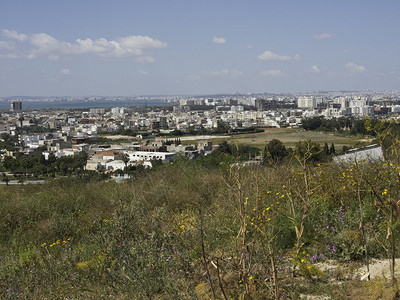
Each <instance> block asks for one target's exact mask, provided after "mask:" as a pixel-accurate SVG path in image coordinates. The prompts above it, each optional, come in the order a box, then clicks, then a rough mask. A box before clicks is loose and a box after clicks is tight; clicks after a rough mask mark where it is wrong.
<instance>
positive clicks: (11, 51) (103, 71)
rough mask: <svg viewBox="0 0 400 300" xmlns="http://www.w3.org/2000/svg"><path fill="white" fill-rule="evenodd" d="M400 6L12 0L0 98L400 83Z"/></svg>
mask: <svg viewBox="0 0 400 300" xmlns="http://www.w3.org/2000/svg"><path fill="white" fill-rule="evenodd" d="M399 8H400V3H399V2H397V1H386V2H384V4H382V3H378V2H371V3H369V2H365V1H364V2H363V1H335V2H332V3H328V2H323V1H301V2H298V1H279V2H277V1H252V2H246V3H245V2H243V1H226V0H224V1H215V2H211V1H203V2H194V1H193V2H192V1H168V2H167V1H160V0H159V1H113V2H109V1H94V0H88V1H84V2H78V1H68V2H65V3H61V2H54V1H48V0H46V1H35V2H29V1H18V2H17V1H8V0H7V1H3V2H2V4H0V18H1V20H2V22H1V23H0V97H7V96H16V95H32V96H47V95H52V96H63V95H71V96H78V95H121V96H130V95H157V94H160V95H161V94H162V95H182V94H188V95H196V94H197V95H199V94H215V93H235V92H240V93H258V92H271V93H279V92H301V91H312V90H398V89H399V84H400V59H399V55H400V51H399V50H400V43H399V41H398V39H396V34H397V31H396V28H399V25H400V20H399V19H398V17H397V12H398V11H399Z"/></svg>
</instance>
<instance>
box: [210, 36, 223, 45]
mask: <svg viewBox="0 0 400 300" xmlns="http://www.w3.org/2000/svg"><path fill="white" fill-rule="evenodd" d="M212 41H213V42H214V43H216V44H225V43H226V38H223V37H220V38H219V37H214V38H213V40H212Z"/></svg>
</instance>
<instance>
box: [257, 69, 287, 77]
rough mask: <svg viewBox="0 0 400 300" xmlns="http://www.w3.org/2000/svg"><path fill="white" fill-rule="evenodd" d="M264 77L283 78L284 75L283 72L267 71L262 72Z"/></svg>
mask: <svg viewBox="0 0 400 300" xmlns="http://www.w3.org/2000/svg"><path fill="white" fill-rule="evenodd" d="M261 75H262V76H268V77H282V76H283V73H282V71H281V70H266V71H262V72H261Z"/></svg>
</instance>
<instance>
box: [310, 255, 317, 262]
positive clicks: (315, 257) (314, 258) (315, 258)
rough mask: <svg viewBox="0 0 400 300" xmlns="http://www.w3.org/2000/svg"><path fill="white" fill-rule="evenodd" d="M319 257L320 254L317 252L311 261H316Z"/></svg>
mask: <svg viewBox="0 0 400 300" xmlns="http://www.w3.org/2000/svg"><path fill="white" fill-rule="evenodd" d="M317 258H318V255H317V254H314V255H313V256H312V257H311V261H312V262H314V261H316V260H317Z"/></svg>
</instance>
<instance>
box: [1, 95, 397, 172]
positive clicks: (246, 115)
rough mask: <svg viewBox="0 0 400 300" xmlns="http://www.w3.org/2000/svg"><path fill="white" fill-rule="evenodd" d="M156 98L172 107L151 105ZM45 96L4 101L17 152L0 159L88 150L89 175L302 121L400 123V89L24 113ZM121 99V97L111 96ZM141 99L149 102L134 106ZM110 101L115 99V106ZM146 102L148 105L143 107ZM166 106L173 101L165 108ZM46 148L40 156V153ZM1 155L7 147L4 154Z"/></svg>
mask: <svg viewBox="0 0 400 300" xmlns="http://www.w3.org/2000/svg"><path fill="white" fill-rule="evenodd" d="M154 99H158V100H160V99H161V100H162V101H165V102H168V105H165V106H163V105H157V106H153V105H150V103H151V100H154ZM35 100H40V101H49V102H50V101H61V100H60V99H57V98H55V99H51V98H46V99H44V98H42V99H37V98H35V99H31V98H29V97H24V98H18V97H13V98H1V99H0V101H2V102H9V105H10V109H9V110H3V111H0V134H1V137H2V140H3V141H4V137H5V135H4V134H6V135H10V136H15V135H16V134H18V140H19V142H18V147H17V148H16V149H14V151H10V150H8V151H7V149H2V152H1V154H2V158H3V159H4V157H6V156H12V157H15V156H16V155H21V153H22V154H24V155H27V156H29V155H38V152H39V154H41V155H43V156H44V157H45V159H48V158H49V156H50V155H53V156H55V157H57V158H60V157H63V156H76V155H78V154H79V153H81V152H82V151H84V152H85V153H87V157H88V159H87V163H86V170H96V171H115V170H123V169H124V168H126V167H127V166H138V165H142V166H143V167H145V168H151V167H152V164H154V162H155V161H159V162H169V161H171V160H172V159H174V158H175V157H177V156H178V155H183V156H186V157H188V158H189V159H192V158H195V157H197V156H200V155H207V154H209V153H211V152H212V150H213V149H215V147H216V145H213V143H212V138H213V136H212V134H217V133H230V132H234V131H235V130H236V132H240V131H246V130H248V129H257V128H265V127H301V125H302V120H303V119H304V118H313V117H324V118H326V119H332V118H366V117H378V118H382V119H388V118H398V116H399V112H400V92H374V91H368V92H319V93H303V94H282V95H269V94H259V95H253V94H252V95H248V96H243V95H225V96H212V97H211V96H210V97H164V98H162V97H157V98H151V97H140V98H139V97H137V98H132V97H129V98H128V97H126V98H124V97H119V98H118V99H117V100H132V105H131V106H126V107H109V108H104V107H92V108H87V109H73V108H70V109H43V110H29V109H28V110H26V109H24V103H29V101H31V102H32V101H35ZM79 100H84V101H91V103H92V104H95V103H96V100H102V101H107V98H104V97H97V98H96V97H92V98H85V99H80V98H72V97H70V98H64V99H63V101H79ZM109 100H110V101H111V100H114V101H115V100H116V99H115V98H110V99H109ZM135 100H142V101H143V100H144V101H147V100H148V101H149V105H146V104H145V105H141V106H135ZM110 103H112V102H110ZM145 103H147V102H145ZM166 104H167V103H166ZM127 133H128V135H132V136H135V139H132V140H131V141H128V142H126V141H125V142H123V143H102V139H101V137H104V136H106V137H107V138H118V137H120V136H124V137H125V136H126V135H127ZM191 134H197V135H201V136H199V137H198V138H197V142H196V143H195V144H191V145H188V144H187V143H181V140H184V136H185V135H191ZM38 149H40V151H37V150H38ZM0 150H1V149H0Z"/></svg>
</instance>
